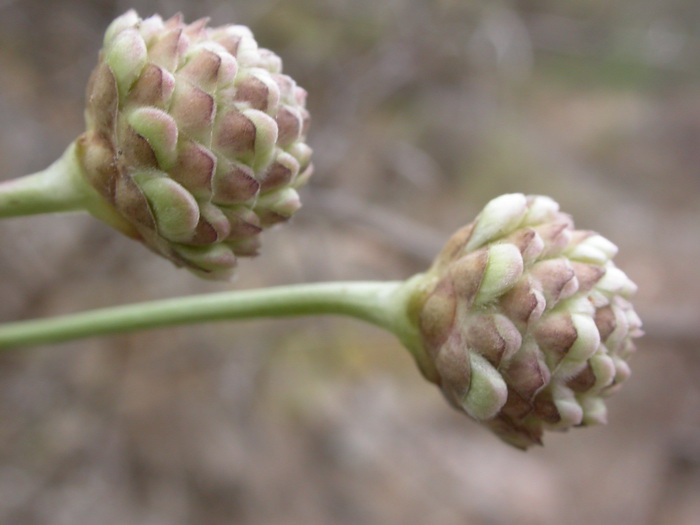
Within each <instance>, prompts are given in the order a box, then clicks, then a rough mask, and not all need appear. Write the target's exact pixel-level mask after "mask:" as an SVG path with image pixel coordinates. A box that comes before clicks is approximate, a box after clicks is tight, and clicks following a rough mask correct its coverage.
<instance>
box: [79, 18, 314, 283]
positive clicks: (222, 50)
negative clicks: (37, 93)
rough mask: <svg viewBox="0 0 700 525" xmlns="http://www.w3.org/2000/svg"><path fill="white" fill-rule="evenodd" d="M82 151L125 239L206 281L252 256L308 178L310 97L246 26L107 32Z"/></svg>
mask: <svg viewBox="0 0 700 525" xmlns="http://www.w3.org/2000/svg"><path fill="white" fill-rule="evenodd" d="M87 97H88V102H87V109H86V121H87V131H86V132H85V134H84V135H83V136H82V137H81V139H80V141H79V143H78V155H79V158H80V161H81V164H82V166H83V171H84V172H85V175H86V178H87V179H88V181H89V182H90V183H91V185H92V186H93V187H94V188H96V189H97V190H98V192H99V193H100V194H101V195H102V196H103V197H104V198H105V201H106V205H108V206H111V207H112V208H113V211H116V215H117V216H118V217H120V218H123V219H124V221H123V222H122V221H119V224H118V225H117V226H118V227H119V228H120V229H121V230H123V231H125V233H127V234H129V235H131V236H132V237H134V238H136V239H138V240H140V241H142V242H143V243H144V244H146V245H147V246H148V247H150V248H151V249H153V250H154V251H156V252H157V253H159V254H161V255H163V256H165V257H167V258H169V259H170V260H172V261H173V262H174V263H175V264H177V265H181V266H185V267H187V268H189V269H190V270H192V271H194V272H195V273H197V274H198V275H201V276H203V277H206V278H213V279H222V278H228V277H229V276H230V275H231V274H232V272H233V269H234V266H235V264H236V258H237V257H238V256H250V255H255V254H256V253H257V250H258V246H259V234H260V232H261V231H262V230H263V229H265V228H267V227H269V226H271V225H273V224H276V223H279V222H283V221H286V220H287V219H289V218H290V217H291V216H292V214H293V213H294V212H295V211H296V210H297V209H298V208H299V206H300V203H299V198H298V195H297V193H296V189H297V188H298V187H299V186H301V185H303V184H304V183H305V182H306V181H307V180H308V178H309V176H310V175H311V172H312V166H311V163H310V157H311V149H310V148H309V147H308V146H307V145H306V144H305V142H304V140H305V136H306V132H307V128H308V122H309V115H308V112H307V111H306V109H305V98H306V92H305V91H304V90H303V89H301V88H300V87H298V86H297V85H296V83H295V82H294V80H292V79H291V78H290V77H288V76H286V75H283V74H282V64H281V61H280V59H279V57H278V56H277V55H275V54H274V53H272V52H270V51H268V50H266V49H261V48H259V47H258V46H257V43H256V42H255V40H254V38H253V35H252V33H251V32H250V30H249V29H248V28H246V27H243V26H236V25H227V26H222V27H218V28H210V27H207V21H206V20H199V21H196V22H194V23H192V24H189V25H187V24H184V23H183V22H182V17H181V16H179V15H178V16H175V17H173V18H171V19H169V20H166V21H163V20H162V19H161V18H160V17H159V16H157V15H156V16H152V17H150V18H147V19H145V20H142V19H141V18H139V16H138V15H137V14H136V12H135V11H129V12H127V13H126V14H124V15H122V16H121V17H119V18H117V19H116V20H115V21H114V22H112V24H111V25H110V26H109V28H108V29H107V32H106V34H105V41H104V48H103V50H102V52H101V53H100V60H99V63H98V65H97V67H96V68H95V70H94V72H93V74H92V77H91V79H90V83H89V86H88V92H87Z"/></svg>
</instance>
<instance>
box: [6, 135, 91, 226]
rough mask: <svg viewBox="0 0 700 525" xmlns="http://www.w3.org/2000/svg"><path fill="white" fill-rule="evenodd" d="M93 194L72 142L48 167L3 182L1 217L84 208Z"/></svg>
mask: <svg viewBox="0 0 700 525" xmlns="http://www.w3.org/2000/svg"><path fill="white" fill-rule="evenodd" d="M91 196H92V192H91V191H89V189H88V188H86V183H85V182H84V181H83V178H82V176H81V172H80V165H79V164H78V161H77V157H76V155H75V143H73V144H71V145H70V146H69V147H68V148H67V149H66V151H65V153H64V154H63V155H62V156H61V158H59V159H58V160H57V161H56V162H54V163H53V164H51V166H49V167H48V168H46V169H45V170H43V171H39V172H37V173H34V174H32V175H26V176H24V177H19V178H17V179H12V180H8V181H5V182H2V183H0V218H4V217H17V216H20V215H36V214H38V213H52V212H66V211H76V210H84V209H87V202H88V200H89V199H90V197H91Z"/></svg>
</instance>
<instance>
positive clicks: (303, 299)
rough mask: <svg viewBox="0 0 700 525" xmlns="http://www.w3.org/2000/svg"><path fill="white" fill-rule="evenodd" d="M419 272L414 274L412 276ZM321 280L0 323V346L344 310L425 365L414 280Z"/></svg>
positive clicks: (335, 312) (344, 312)
mask: <svg viewBox="0 0 700 525" xmlns="http://www.w3.org/2000/svg"><path fill="white" fill-rule="evenodd" d="M417 277H420V276H417ZM420 281H421V280H420V279H417V278H412V279H409V280H408V281H405V282H404V281H388V282H381V281H377V282H374V281H370V282H363V281H358V282H327V283H312V284H297V285H289V286H278V287H270V288H260V289H255V290H242V291H229V292H219V293H213V294H204V295H196V296H189V297H178V298H173V299H163V300H158V301H151V302H145V303H136V304H131V305H125V306H117V307H110V308H103V309H98V310H91V311H87V312H81V313H76V314H69V315H64V316H59V317H54V318H49V319H36V320H29V321H19V322H12V323H6V324H2V325H0V348H12V347H20V346H29V345H36V344H42V343H56V342H60V341H68V340H73V339H80V338H84V337H90V336H97V335H106V334H114V333H119V332H127V331H135V330H144V329H150V328H158V327H166V326H175V325H184V324H192V323H201V322H208V321H231V320H235V319H253V318H270V317H295V316H306V315H329V314H337V315H347V316H351V317H355V318H358V319H361V320H363V321H367V322H369V323H372V324H374V325H377V326H379V327H381V328H385V329H387V330H389V331H391V332H393V333H394V334H396V336H397V337H398V338H399V339H400V340H401V341H402V342H403V343H404V345H405V346H406V347H407V348H408V349H409V350H410V351H411V353H413V354H414V357H415V358H416V359H417V360H418V362H419V364H420V365H421V367H422V366H423V365H425V366H428V365H427V360H425V359H424V357H423V355H422V352H421V350H420V348H421V345H420V336H419V335H418V333H417V329H416V328H415V323H413V322H412V321H411V318H410V317H411V313H410V310H411V308H410V305H411V302H412V297H413V294H414V292H415V291H416V290H417V289H418V287H417V286H416V283H420Z"/></svg>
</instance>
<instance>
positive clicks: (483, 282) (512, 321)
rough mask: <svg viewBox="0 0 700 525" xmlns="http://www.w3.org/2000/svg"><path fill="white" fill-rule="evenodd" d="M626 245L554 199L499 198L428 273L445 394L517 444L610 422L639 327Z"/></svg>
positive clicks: (424, 331) (424, 328)
mask: <svg viewBox="0 0 700 525" xmlns="http://www.w3.org/2000/svg"><path fill="white" fill-rule="evenodd" d="M616 252H617V248H616V247H615V245H613V244H612V243H611V242H610V241H608V240H607V239H605V238H603V237H601V236H600V235H597V234H595V233H593V232H589V231H581V230H575V229H573V223H572V221H571V219H570V217H569V216H568V215H565V214H563V213H561V212H560V211H559V207H558V205H557V204H556V203H555V202H554V201H553V200H551V199H549V198H547V197H541V196H530V197H526V196H524V195H521V194H510V195H503V196H501V197H498V198H496V199H494V200H493V201H491V202H490V203H489V204H488V205H487V206H486V207H485V208H484V210H483V211H482V212H481V214H480V215H479V217H478V218H477V219H476V220H475V221H474V222H473V223H471V224H469V225H468V226H466V227H464V228H463V229H461V230H459V231H458V232H457V233H456V234H455V235H454V236H453V237H452V238H451V239H450V240H449V241H448V243H447V245H446V246H445V248H444V249H443V251H442V252H441V254H440V255H439V256H438V258H437V259H436V261H435V263H434V264H433V266H432V268H431V269H430V270H429V272H428V273H427V276H426V279H428V282H429V283H430V284H429V285H428V286H427V288H426V290H425V292H424V295H423V298H424V299H423V300H422V303H421V305H420V309H419V314H418V325H419V329H420V332H421V335H422V338H423V346H424V348H425V351H426V353H427V354H428V357H429V362H430V363H431V364H432V365H433V367H434V368H432V369H431V370H424V372H425V373H426V375H427V376H428V377H429V379H431V380H433V381H434V382H436V383H437V384H438V385H439V386H440V387H441V389H442V391H443V393H444V394H445V396H446V397H447V399H448V400H449V401H450V402H451V403H452V404H453V405H454V406H455V407H457V408H459V409H461V410H464V411H465V412H466V413H467V414H469V415H470V416H471V417H473V418H474V419H476V420H479V421H481V422H483V423H484V424H485V425H486V426H488V427H489V428H491V429H492V430H493V431H494V432H495V433H496V434H498V435H499V436H500V437H501V438H502V439H504V440H505V441H507V442H509V443H511V444H512V445H515V446H516V447H519V448H527V447H528V446H530V445H532V444H536V443H540V442H541V437H542V434H543V430H545V429H552V430H566V429H568V428H570V427H573V426H579V425H591V424H598V423H603V422H605V420H606V407H605V404H604V398H605V397H607V396H608V395H610V394H611V393H613V392H615V391H616V390H617V389H618V388H619V386H620V384H621V383H622V382H623V381H624V380H625V379H626V378H627V377H628V376H629V374H630V370H629V367H628V365H627V359H628V358H629V357H630V355H631V354H632V353H633V352H634V349H635V347H634V343H633V340H632V339H633V338H634V337H637V336H639V335H641V330H640V327H641V322H640V320H639V318H638V317H637V315H636V313H635V311H634V309H633V308H632V305H631V304H630V302H629V298H630V297H631V295H632V294H634V292H635V290H636V286H635V285H634V283H633V282H632V281H630V280H629V279H628V278H627V276H626V275H625V274H624V273H623V272H622V271H621V270H619V269H618V268H617V267H616V266H615V265H614V264H613V262H612V260H611V259H612V257H613V256H614V255H615V254H616Z"/></svg>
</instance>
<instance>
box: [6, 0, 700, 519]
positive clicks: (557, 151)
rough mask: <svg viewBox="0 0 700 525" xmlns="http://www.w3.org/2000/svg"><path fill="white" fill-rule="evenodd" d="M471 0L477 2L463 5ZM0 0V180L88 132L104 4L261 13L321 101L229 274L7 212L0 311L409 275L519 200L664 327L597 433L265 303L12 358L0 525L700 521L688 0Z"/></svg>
mask: <svg viewBox="0 0 700 525" xmlns="http://www.w3.org/2000/svg"><path fill="white" fill-rule="evenodd" d="M472 4H474V5H472ZM476 4H480V3H472V2H459V1H456V0H452V1H450V0H442V1H432V0H413V1H411V2H400V1H398V0H390V1H384V2H369V1H364V0H362V1H352V2H351V1H341V0H335V1H332V2H328V1H321V0H287V1H285V2H279V1H272V0H264V1H258V2H246V3H244V2H237V3H233V2H215V1H212V0H203V1H199V2H196V3H189V2H184V1H179V2H164V1H162V2H154V1H151V2H148V1H134V2H133V3H131V4H129V3H127V2H121V1H117V0H103V1H101V2H87V1H68V0H56V1H54V2H43V1H39V0H26V1H25V0H16V1H12V0H4V1H2V0H0V122H1V123H2V125H0V158H2V173H1V174H0V177H2V178H10V177H13V176H17V175H20V174H23V173H29V172H31V171H34V170H38V169H41V168H43V167H45V166H46V165H48V164H49V163H50V162H51V161H52V160H53V159H54V158H56V157H57V156H58V155H59V154H60V152H61V151H62V149H63V148H64V147H65V146H66V145H67V144H68V143H69V142H70V141H71V140H72V139H73V138H74V137H75V136H76V135H78V134H79V133H80V132H81V127H82V97H83V91H84V87H83V86H84V84H85V81H86V79H87V76H88V74H89V71H90V69H91V67H92V64H93V63H94V61H95V57H96V54H97V49H98V47H99V42H100V39H101V35H102V33H103V31H104V28H105V27H106V26H107V24H108V22H109V20H110V19H111V18H112V17H113V16H116V15H117V14H119V13H121V12H122V11H124V10H126V9H127V8H128V7H131V6H133V7H136V8H137V9H138V10H139V11H140V12H141V14H143V15H148V14H151V13H152V12H154V11H161V12H162V13H163V14H166V15H169V14H173V13H174V12H176V11H178V10H182V11H183V12H184V13H185V14H186V16H187V18H188V19H190V20H192V19H195V18H197V17H201V16H206V15H211V16H212V18H213V23H214V24H217V25H218V24H222V23H229V22H233V21H236V22H238V23H244V24H247V25H250V26H252V28H253V29H254V31H255V33H256V36H257V38H258V41H259V42H260V44H261V45H263V46H266V47H270V48H273V49H275V50H276V51H277V52H278V53H279V54H280V55H281V56H282V57H283V59H284V60H285V69H286V71H287V72H288V73H290V74H291V75H293V76H294V77H295V78H296V79H297V80H298V81H299V83H300V84H301V85H303V86H304V87H306V88H307V90H308V91H309V106H310V109H311V111H312V114H313V126H312V132H311V136H310V142H311V144H312V145H313V147H314V149H315V150H316V158H315V164H316V168H317V173H316V176H315V179H314V180H313V183H312V184H311V185H310V187H308V188H307V189H305V190H304V192H303V200H304V203H305V208H304V209H303V210H302V211H301V212H300V213H299V214H298V216H297V218H295V220H294V222H293V223H292V224H291V225H289V226H286V227H284V228H279V229H277V230H275V231H273V232H269V233H268V235H266V237H265V239H264V248H263V253H262V256H261V257H259V258H258V259H256V260H255V261H254V262H253V261H242V262H241V265H240V271H239V273H238V277H237V279H236V281H235V282H234V283H233V284H223V285H222V284H212V283H204V282H200V281H198V280H197V279H196V278H195V277H192V276H190V275H189V274H188V273H186V272H184V271H181V270H176V269H174V268H173V267H171V265H170V264H169V263H168V262H166V261H161V260H159V259H157V258H156V257H154V256H152V255H151V254H150V253H149V252H148V251H147V250H145V249H144V248H142V247H140V246H138V245H136V244H134V243H133V242H131V241H129V240H128V239H125V238H122V237H121V236H120V235H119V234H117V233H115V232H112V231H110V230H109V229H108V228H107V227H106V226H103V225H102V224H99V223H97V222H96V221H94V220H92V219H91V218H89V217H85V216H80V215H71V216H63V217H50V216H44V217H33V218H24V219H13V220H6V221H3V222H2V223H1V224H0V240H1V242H2V244H1V246H2V249H1V250H0V289H2V294H1V297H2V300H1V301H0V320H2V321H10V320H16V319H23V318H30V317H40V316H49V315H55V314H58V313H66V312H72V311H77V310H81V309H86V308H90V307H97V306H107V305H113V304H121V303H126V302H131V301H140V300H147V299H152V298H161V297H170V296H175V295H181V294H191V293H197V292H206V291H215V290H220V289H227V288H248V287H255V286H264V285H272V284H283V283H294V282H305V281H312V280H329V279H398V278H404V277H408V276H410V275H411V274H412V273H415V272H418V271H420V270H422V269H423V268H424V267H425V266H426V265H427V264H428V262H429V258H430V257H431V256H432V254H433V253H435V251H436V249H437V247H439V246H440V243H441V242H442V241H443V240H444V239H445V238H446V237H447V235H448V234H449V232H450V231H452V230H454V229H456V228H457V227H458V226H460V225H462V224H463V223H466V222H467V221H469V220H471V218H472V217H473V215H474V214H475V213H476V212H477V211H478V210H479V208H480V207H481V206H482V205H483V204H484V203H485V202H486V201H487V200H488V199H490V198H492V197H494V196H496V195H498V194H500V193H504V192H509V191H522V192H526V193H546V194H549V195H551V196H552V197H554V198H555V199H556V200H558V201H559V202H560V203H561V204H562V206H563V208H564V209H566V210H567V211H569V212H571V213H572V214H573V216H574V217H575V219H576V222H577V225H578V226H580V227H583V228H590V229H595V230H598V231H600V232H602V233H603V234H604V235H606V236H607V237H609V238H610V239H612V240H613V241H614V242H615V243H617V244H618V245H619V246H620V255H619V256H618V261H619V264H620V266H622V267H623V268H624V269H625V270H626V271H627V273H628V274H629V275H630V276H631V277H632V278H633V279H634V280H635V281H636V282H637V283H638V284H639V287H640V291H639V294H638V300H637V304H638V312H639V313H640V315H641V316H642V318H643V320H644V321H645V323H646V326H645V328H646V331H647V336H646V337H645V338H644V339H642V340H641V341H640V343H639V352H638V355H637V356H636V357H635V359H634V362H633V371H634V375H633V377H632V379H631V380H630V381H629V383H628V384H627V385H626V388H625V389H624V390H623V391H622V392H621V393H620V394H619V395H617V396H616V397H615V398H614V399H612V400H611V401H610V403H609V407H610V418H609V419H610V423H609V425H608V426H605V427H600V428H591V429H585V430H583V429H582V430H576V431H573V432H570V433H568V434H563V435H549V436H547V438H546V443H545V447H544V448H541V449H537V450H531V451H530V452H528V453H522V452H519V451H516V450H511V449H510V448H508V447H507V446H505V445H503V444H501V443H500V442H499V441H498V440H497V439H496V438H494V437H493V436H491V435H490V434H489V433H487V432H486V431H484V430H483V429H481V428H480V427H479V426H478V425H476V424H475V423H473V422H470V421H469V420H467V419H465V418H463V417H461V416H460V415H459V414H457V413H454V412H453V411H451V410H450V409H449V408H448V407H447V405H446V404H445V403H444V402H443V400H442V399H441V397H440V395H439V394H438V392H437V391H436V390H435V389H434V388H433V387H432V386H431V385H428V384H426V383H424V382H423V381H422V380H421V378H420V377H419V374H418V372H417V371H416V370H415V367H414V366H413V364H412V362H411V361H410V358H409V357H408V355H407V353H406V352H405V351H403V350H402V349H401V348H400V346H399V345H398V343H397V342H396V341H394V340H393V338H392V337H390V336H389V335H386V334H384V333H381V332H379V331H378V330H376V329H375V328H373V327H370V326H365V325H362V324H359V323H357V322H355V321H352V320H343V319H308V320H294V321H278V322H269V321H256V322H245V323H237V324H236V323H231V324H218V325H204V326H198V327H189V328H178V329H173V330H167V331H153V332H148V333H139V334H132V335H122V336H115V337H105V338H101V339H90V340H86V341H82V342H76V343H66V344H61V345H46V346H43V347H39V348H33V349H28V350H25V351H21V352H20V351H16V352H8V353H5V354H3V355H2V356H0V523H3V524H8V525H33V524H37V525H39V524H41V525H63V524H66V525H75V524H83V523H85V524H87V523H105V524H144V525H146V524H147V525H161V524H162V525H189V524H207V525H208V524H212V525H213V524H227V525H228V524H242V525H245V524H266V525H277V524H280V525H282V524H284V525H288V524H306V525H315V524H319V525H320V524H328V523H334V524H353V525H354V524H375V523H376V524H382V525H390V524H402V525H404V524H417V525H418V524H425V523H430V524H434V525H442V524H446V525H447V524H489V525H490V524H504V525H505V524H513V523H518V524H525V525H527V524H553V525H554V524H557V525H558V524H567V525H579V524H580V525H598V524H599V525H612V524H614V525H652V524H662V523H663V524H674V525H675V524H678V525H686V524H688V525H690V524H695V523H698V522H700V503H699V501H700V500H698V498H697V497H696V494H697V493H698V491H700V382H699V380H698V377H700V350H699V349H698V342H699V340H700V326H699V325H700V323H699V321H700V299H699V298H700V279H698V265H697V262H696V261H698V260H699V259H700V242H699V241H700V168H698V166H699V165H700V153H699V152H700V78H699V77H700V75H699V74H698V68H697V64H699V63H700V33H699V32H698V27H700V23H699V22H700V7H698V5H697V3H696V2H693V1H691V0H675V1H663V2H662V1H661V0H656V1H647V2H620V3H616V2H583V1H580V2H579V1H575V2H546V1H521V2H513V3H511V4H512V5H510V7H506V6H505V3H504V5H502V6H501V7H496V6H495V4H496V3H495V2H494V3H492V2H484V3H483V4H485V5H486V4H488V6H484V7H476Z"/></svg>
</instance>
